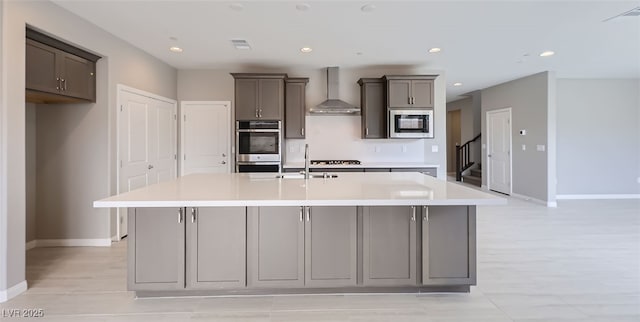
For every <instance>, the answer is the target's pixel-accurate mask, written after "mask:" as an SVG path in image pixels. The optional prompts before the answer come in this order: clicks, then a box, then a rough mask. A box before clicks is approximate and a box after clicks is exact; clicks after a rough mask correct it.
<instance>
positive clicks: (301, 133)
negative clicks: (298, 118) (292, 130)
mask: <svg viewBox="0 0 640 322" xmlns="http://www.w3.org/2000/svg"><path fill="white" fill-rule="evenodd" d="M300 135H302V136H304V128H301V129H300Z"/></svg>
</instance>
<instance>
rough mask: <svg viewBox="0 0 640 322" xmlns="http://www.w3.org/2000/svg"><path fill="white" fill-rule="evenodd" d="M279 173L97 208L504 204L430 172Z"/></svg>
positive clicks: (226, 179)
mask: <svg viewBox="0 0 640 322" xmlns="http://www.w3.org/2000/svg"><path fill="white" fill-rule="evenodd" d="M276 175H277V174H276V173H231V174H191V175H187V176H184V177H180V178H177V179H175V180H172V181H167V182H163V183H159V184H155V185H151V186H148V187H144V188H140V189H137V190H134V191H131V192H127V193H123V194H120V195H116V196H112V197H109V198H106V199H102V200H98V201H95V202H94V203H93V206H94V207H97V208H114V207H216V206H375V205H380V206H383V205H386V206H395V205H397V206H403V205H427V206H428V205H501V204H506V200H505V199H504V198H500V197H497V196H494V195H491V194H488V193H485V192H482V191H478V190H475V189H471V188H467V187H464V186H462V185H459V184H454V183H449V182H446V181H443V180H438V179H436V178H433V177H431V176H428V175H419V174H416V173H406V172H369V173H362V172H361V173H339V174H338V177H337V178H330V179H324V178H310V179H307V180H305V179H302V178H296V179H292V178H287V179H277V178H276Z"/></svg>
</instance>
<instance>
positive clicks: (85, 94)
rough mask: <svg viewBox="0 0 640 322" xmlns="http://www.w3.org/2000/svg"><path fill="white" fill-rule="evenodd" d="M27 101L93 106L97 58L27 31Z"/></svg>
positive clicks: (47, 37)
mask: <svg viewBox="0 0 640 322" xmlns="http://www.w3.org/2000/svg"><path fill="white" fill-rule="evenodd" d="M27 37H28V38H27V39H26V49H25V52H26V57H25V68H26V69H25V89H26V99H27V101H29V102H34V103H71V102H87V101H91V102H95V100H96V78H95V71H96V70H95V69H96V68H95V62H96V61H97V60H98V59H99V58H100V57H98V56H96V55H93V54H90V53H87V52H85V51H83V50H80V49H78V48H75V47H72V46H70V45H67V44H65V43H62V42H60V41H59V40H56V39H53V38H51V37H49V36H46V35H43V34H40V33H37V32H35V31H32V30H27Z"/></svg>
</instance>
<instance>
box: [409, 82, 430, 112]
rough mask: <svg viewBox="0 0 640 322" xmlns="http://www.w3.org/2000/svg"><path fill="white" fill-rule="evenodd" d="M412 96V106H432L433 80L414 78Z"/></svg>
mask: <svg viewBox="0 0 640 322" xmlns="http://www.w3.org/2000/svg"><path fill="white" fill-rule="evenodd" d="M412 85H413V87H412V91H411V93H412V94H411V95H412V96H413V99H414V101H413V104H411V106H412V107H433V81H432V80H414V81H412Z"/></svg>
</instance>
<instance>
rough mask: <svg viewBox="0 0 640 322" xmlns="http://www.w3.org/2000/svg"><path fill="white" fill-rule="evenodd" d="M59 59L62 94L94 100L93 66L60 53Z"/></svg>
mask: <svg viewBox="0 0 640 322" xmlns="http://www.w3.org/2000/svg"><path fill="white" fill-rule="evenodd" d="M59 58H60V59H59V60H58V63H59V64H60V82H61V84H62V94H63V95H66V96H72V97H77V98H84V99H87V100H95V97H96V94H95V90H96V89H95V76H94V75H95V64H94V63H93V62H91V61H89V60H87V59H84V58H81V57H78V56H75V55H71V54H67V53H64V52H61V53H60V56H59Z"/></svg>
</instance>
